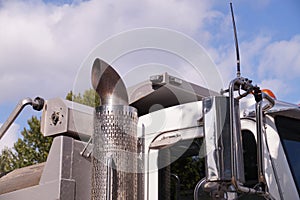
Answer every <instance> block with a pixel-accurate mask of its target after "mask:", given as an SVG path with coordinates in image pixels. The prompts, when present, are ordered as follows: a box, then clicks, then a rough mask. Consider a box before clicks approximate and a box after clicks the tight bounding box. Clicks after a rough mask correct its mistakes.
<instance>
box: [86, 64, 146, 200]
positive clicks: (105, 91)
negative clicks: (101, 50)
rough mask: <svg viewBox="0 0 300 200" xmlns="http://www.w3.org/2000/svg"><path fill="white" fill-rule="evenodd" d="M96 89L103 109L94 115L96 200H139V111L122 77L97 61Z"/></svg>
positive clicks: (93, 162)
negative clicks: (129, 96)
mask: <svg viewBox="0 0 300 200" xmlns="http://www.w3.org/2000/svg"><path fill="white" fill-rule="evenodd" d="M92 85H93V87H94V89H95V90H96V92H97V93H98V94H99V96H100V101H101V105H100V106H99V107H97V108H96V110H95V114H94V133H93V143H94V146H93V157H92V191H91V192H92V193H91V198H92V200H112V199H113V200H116V199H118V200H119V199H122V200H123V199H128V200H137V199H138V193H139V192H140V191H138V190H139V189H141V188H139V189H138V173H137V171H138V169H137V166H138V162H137V154H138V138H137V121H138V116H137V110H136V109H135V108H133V107H131V106H129V105H128V95H127V90H126V87H125V84H124V82H123V81H122V79H121V78H120V76H119V74H118V73H117V72H116V71H115V70H114V69H113V68H112V67H111V66H110V65H109V64H107V63H106V62H104V61H102V60H100V59H98V58H97V59H96V60H95V61H94V64H93V68H92Z"/></svg>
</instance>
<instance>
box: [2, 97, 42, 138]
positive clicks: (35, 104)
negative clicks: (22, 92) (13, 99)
mask: <svg viewBox="0 0 300 200" xmlns="http://www.w3.org/2000/svg"><path fill="white" fill-rule="evenodd" d="M27 105H31V106H32V108H33V109H34V110H37V111H40V110H42V109H43V106H44V99H42V98H40V97H36V98H35V99H34V100H32V99H31V98H25V99H22V100H21V101H20V102H19V103H18V104H17V106H16V107H15V109H14V110H13V111H12V113H11V114H10V116H9V117H8V118H7V120H6V121H5V122H4V124H3V125H2V126H1V128H0V140H1V138H2V137H3V136H4V134H5V133H6V131H7V130H8V129H9V127H10V126H11V125H12V123H13V122H14V121H15V119H16V118H17V117H18V116H19V114H20V113H21V111H22V110H23V108H24V107H25V106H27Z"/></svg>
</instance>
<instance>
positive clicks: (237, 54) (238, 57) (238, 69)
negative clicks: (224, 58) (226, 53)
mask: <svg viewBox="0 0 300 200" xmlns="http://www.w3.org/2000/svg"><path fill="white" fill-rule="evenodd" d="M230 10H231V17H232V25H233V31H234V41H235V51H236V75H237V77H238V78H239V77H240V76H241V66H240V52H239V43H238V39H237V33H236V26H235V20H234V14H233V8H232V2H230Z"/></svg>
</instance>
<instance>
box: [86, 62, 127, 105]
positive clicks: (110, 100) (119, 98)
mask: <svg viewBox="0 0 300 200" xmlns="http://www.w3.org/2000/svg"><path fill="white" fill-rule="evenodd" d="M92 85H93V88H94V89H95V90H96V92H97V93H98V94H99V96H100V100H101V105H128V94H127V90H126V87H125V84H124V82H123V81H122V79H121V77H120V76H119V74H118V73H117V72H116V71H115V70H114V69H113V68H112V67H111V66H110V65H109V64H107V63H106V62H105V61H103V60H101V59H99V58H97V59H96V60H95V61H94V64H93V68H92Z"/></svg>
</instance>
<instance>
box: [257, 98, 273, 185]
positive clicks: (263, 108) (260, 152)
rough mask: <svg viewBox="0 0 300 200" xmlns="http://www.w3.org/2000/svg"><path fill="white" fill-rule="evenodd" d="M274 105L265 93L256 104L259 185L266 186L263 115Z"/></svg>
mask: <svg viewBox="0 0 300 200" xmlns="http://www.w3.org/2000/svg"><path fill="white" fill-rule="evenodd" d="M264 99H266V100H267V101H268V102H269V103H268V104H267V105H265V106H263V105H262V104H263V100H264ZM274 105H275V101H274V99H273V98H272V97H270V96H269V95H267V94H266V93H262V100H261V101H260V102H257V103H256V106H255V107H256V131H257V158H258V159H257V161H258V163H257V165H258V180H259V182H261V183H264V184H266V180H265V176H264V174H265V173H264V171H265V170H264V162H263V152H264V149H263V138H262V136H263V132H264V130H263V127H264V122H263V113H264V112H265V111H267V110H269V109H271V108H272V107H273V106H274Z"/></svg>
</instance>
